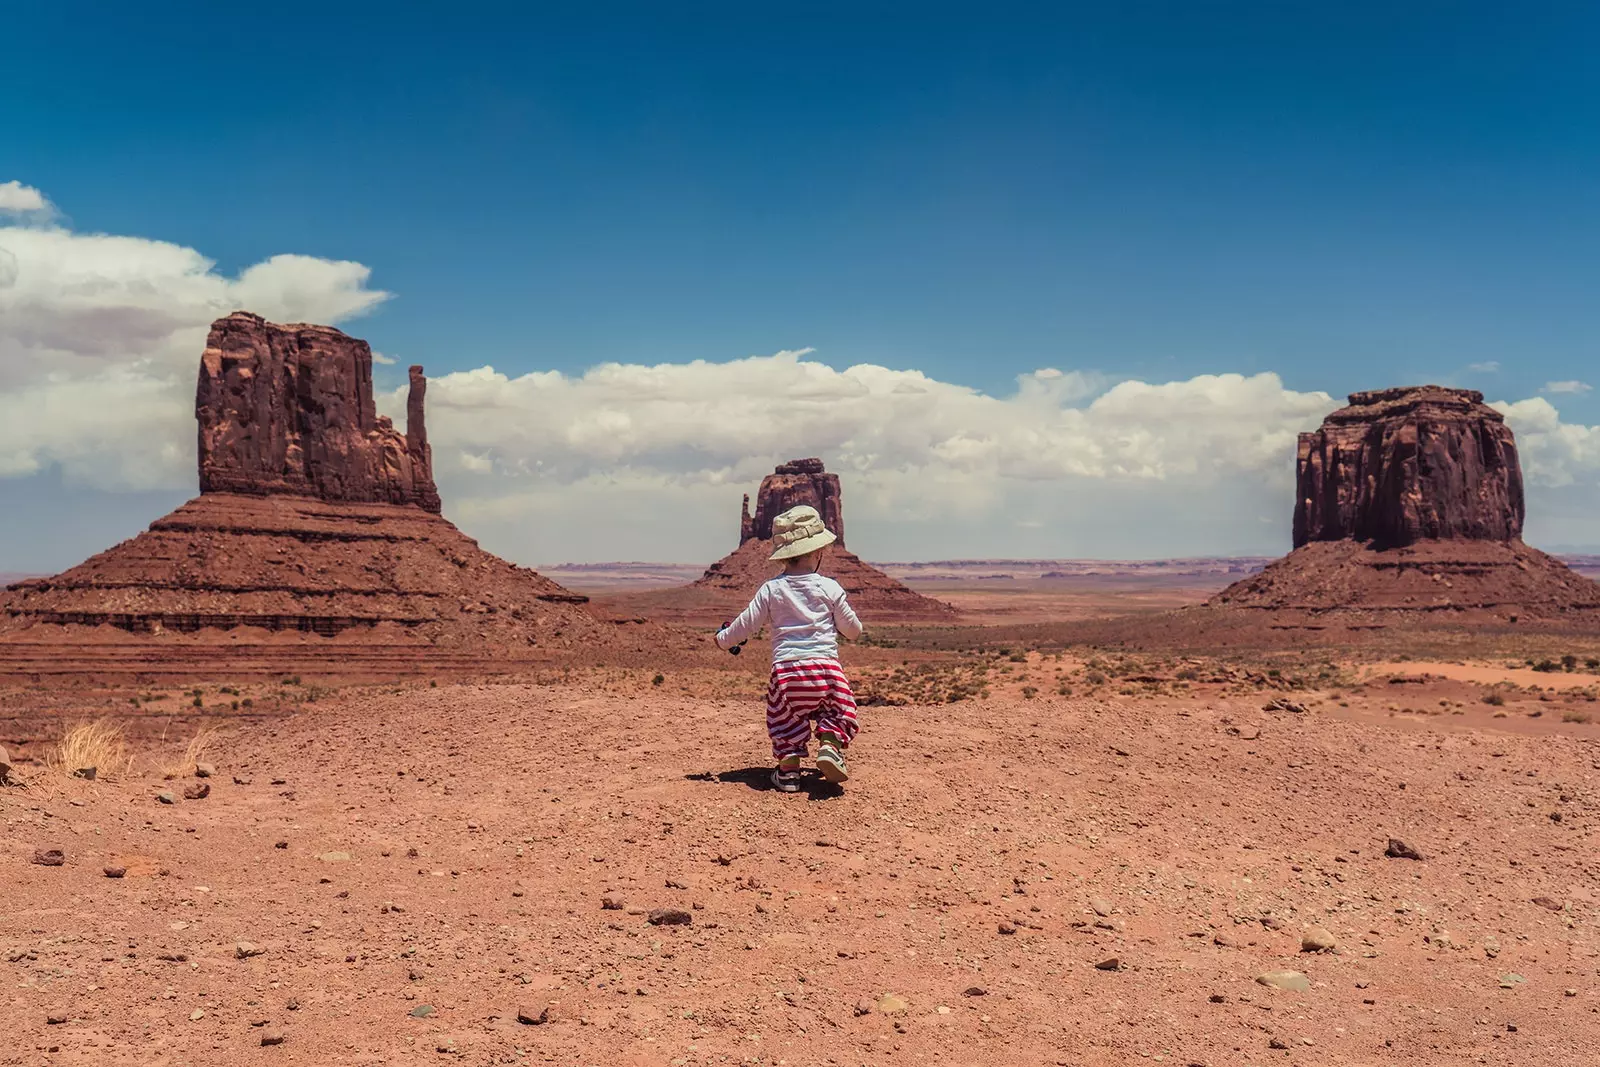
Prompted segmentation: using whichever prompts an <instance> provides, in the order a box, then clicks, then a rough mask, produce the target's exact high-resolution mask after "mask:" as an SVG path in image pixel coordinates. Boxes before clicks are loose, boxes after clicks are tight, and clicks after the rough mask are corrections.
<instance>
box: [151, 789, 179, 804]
mask: <svg viewBox="0 0 1600 1067" xmlns="http://www.w3.org/2000/svg"><path fill="white" fill-rule="evenodd" d="M156 799H157V800H159V801H160V802H161V803H163V804H176V803H177V802H178V797H177V794H175V793H173V791H172V790H170V789H163V790H162V791H161V792H159V793H157V794H156Z"/></svg>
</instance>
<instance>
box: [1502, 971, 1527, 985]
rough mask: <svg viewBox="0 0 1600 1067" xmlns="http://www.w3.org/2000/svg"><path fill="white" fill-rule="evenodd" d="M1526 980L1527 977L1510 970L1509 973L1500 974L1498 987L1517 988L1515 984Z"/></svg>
mask: <svg viewBox="0 0 1600 1067" xmlns="http://www.w3.org/2000/svg"><path fill="white" fill-rule="evenodd" d="M1526 981H1527V979H1526V978H1524V977H1522V975H1520V974H1517V973H1516V972H1515V971H1512V972H1511V973H1510V974H1502V975H1501V976H1500V988H1501V989H1515V988H1517V986H1519V985H1521V984H1522V983H1524V982H1526Z"/></svg>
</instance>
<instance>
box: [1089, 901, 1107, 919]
mask: <svg viewBox="0 0 1600 1067" xmlns="http://www.w3.org/2000/svg"><path fill="white" fill-rule="evenodd" d="M1089 910H1090V911H1092V912H1094V913H1095V914H1096V915H1098V916H1100V917H1101V918H1102V919H1105V918H1109V917H1110V916H1111V911H1112V908H1111V901H1109V900H1107V899H1105V898H1104V897H1090V898H1089Z"/></svg>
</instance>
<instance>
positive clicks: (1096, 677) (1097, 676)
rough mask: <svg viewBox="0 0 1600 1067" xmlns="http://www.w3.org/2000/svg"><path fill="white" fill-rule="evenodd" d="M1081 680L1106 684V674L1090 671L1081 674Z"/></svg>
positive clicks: (1094, 683) (1091, 683)
mask: <svg viewBox="0 0 1600 1067" xmlns="http://www.w3.org/2000/svg"><path fill="white" fill-rule="evenodd" d="M1083 680H1084V681H1086V682H1088V683H1089V684H1090V685H1105V684H1106V676H1105V675H1103V674H1101V673H1100V672H1099V671H1090V672H1089V673H1088V674H1085V675H1084V676H1083Z"/></svg>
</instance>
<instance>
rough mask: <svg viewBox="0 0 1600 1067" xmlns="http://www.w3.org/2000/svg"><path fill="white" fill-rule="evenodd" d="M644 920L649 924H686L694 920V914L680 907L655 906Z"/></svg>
mask: <svg viewBox="0 0 1600 1067" xmlns="http://www.w3.org/2000/svg"><path fill="white" fill-rule="evenodd" d="M645 922H647V923H649V924H650V925H651V926H688V925H689V924H690V923H692V922H694V916H693V915H692V914H690V913H689V912H687V911H684V910H683V909H682V908H657V909H655V910H654V911H652V912H651V913H650V915H649V916H648V917H647V918H646V919H645Z"/></svg>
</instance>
